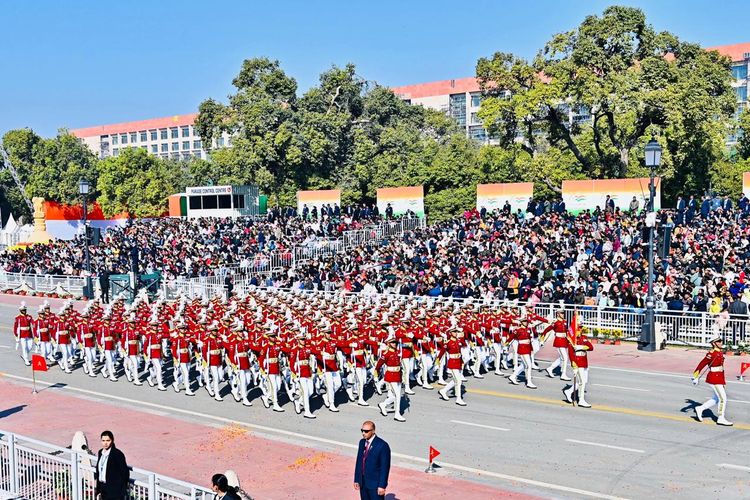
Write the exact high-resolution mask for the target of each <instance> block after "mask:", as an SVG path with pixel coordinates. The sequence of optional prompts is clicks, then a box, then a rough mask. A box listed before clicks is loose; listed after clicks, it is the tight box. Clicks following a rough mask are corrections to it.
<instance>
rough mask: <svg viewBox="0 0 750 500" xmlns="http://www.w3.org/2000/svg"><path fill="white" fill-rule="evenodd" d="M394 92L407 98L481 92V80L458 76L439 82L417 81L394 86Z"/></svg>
mask: <svg viewBox="0 0 750 500" xmlns="http://www.w3.org/2000/svg"><path fill="white" fill-rule="evenodd" d="M391 90H392V91H393V93H394V94H396V95H397V96H399V97H403V98H405V99H419V98H420V97H431V96H436V95H448V94H462V93H464V92H479V82H477V79H476V78H473V77H470V78H457V79H455V80H440V81H437V82H427V83H417V84H415V85H404V86H403V87H392V88H391Z"/></svg>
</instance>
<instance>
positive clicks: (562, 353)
mask: <svg viewBox="0 0 750 500" xmlns="http://www.w3.org/2000/svg"><path fill="white" fill-rule="evenodd" d="M556 349H557V359H555V360H554V361H553V362H552V364H551V365H549V366H548V367H547V370H549V371H550V372H552V371H554V370H555V368H557V367H558V366H559V367H560V370H562V371H561V376H562V377H566V376H567V373H568V349H567V348H565V347H557V348H556Z"/></svg>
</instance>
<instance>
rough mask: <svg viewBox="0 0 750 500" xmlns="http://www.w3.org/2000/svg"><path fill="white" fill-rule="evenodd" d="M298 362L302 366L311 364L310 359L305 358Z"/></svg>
mask: <svg viewBox="0 0 750 500" xmlns="http://www.w3.org/2000/svg"><path fill="white" fill-rule="evenodd" d="M297 363H298V364H300V365H301V366H307V365H309V364H310V362H309V361H307V360H305V361H301V360H300V361H297Z"/></svg>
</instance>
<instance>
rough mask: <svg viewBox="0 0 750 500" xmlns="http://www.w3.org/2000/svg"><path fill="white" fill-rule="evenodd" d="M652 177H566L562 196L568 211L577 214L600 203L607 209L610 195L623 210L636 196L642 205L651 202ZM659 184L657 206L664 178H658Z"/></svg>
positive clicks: (641, 206) (656, 183)
mask: <svg viewBox="0 0 750 500" xmlns="http://www.w3.org/2000/svg"><path fill="white" fill-rule="evenodd" d="M648 183H649V179H648V177H638V178H634V179H601V180H581V181H563V183H562V197H563V201H565V208H566V209H567V211H568V212H570V213H573V214H577V213H579V212H582V211H584V210H591V211H594V210H595V209H596V207H599V208H600V209H602V210H604V208H605V202H606V199H607V195H609V196H610V197H611V198H612V199H613V200H614V202H615V207H619V208H620V210H628V207H629V206H630V202H631V201H632V200H633V198H635V199H636V200H638V207H639V209H641V210H642V209H643V208H644V207H645V206H646V204H647V203H648ZM654 184H655V185H656V198H655V199H654V208H655V209H656V210H659V209H660V208H661V179H660V178H659V177H656V178H655V179H654Z"/></svg>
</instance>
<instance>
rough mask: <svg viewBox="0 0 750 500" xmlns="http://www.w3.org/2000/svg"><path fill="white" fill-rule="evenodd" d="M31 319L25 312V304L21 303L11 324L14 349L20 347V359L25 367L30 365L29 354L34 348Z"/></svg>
mask: <svg viewBox="0 0 750 500" xmlns="http://www.w3.org/2000/svg"><path fill="white" fill-rule="evenodd" d="M32 322H33V318H32V317H31V315H30V314H28V313H27V312H26V302H21V305H20V306H19V307H18V315H17V316H16V319H15V321H14V323H13V336H14V337H15V339H16V348H18V346H19V345H20V346H21V358H23V362H24V363H25V364H26V366H30V365H31V361H29V352H31V349H32V347H33V346H34V338H33V335H32V333H31V327H32Z"/></svg>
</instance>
